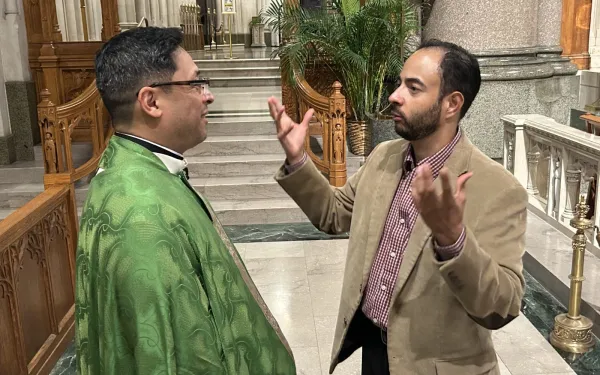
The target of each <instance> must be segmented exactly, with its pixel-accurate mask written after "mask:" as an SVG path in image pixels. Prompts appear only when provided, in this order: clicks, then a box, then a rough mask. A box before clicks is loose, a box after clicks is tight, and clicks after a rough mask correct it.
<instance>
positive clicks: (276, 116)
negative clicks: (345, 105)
mask: <svg viewBox="0 0 600 375" xmlns="http://www.w3.org/2000/svg"><path fill="white" fill-rule="evenodd" d="M268 103H269V112H271V117H272V118H273V120H275V125H276V127H277V138H278V139H279V142H280V143H281V146H282V147H283V150H284V151H285V155H286V157H287V160H288V163H289V164H292V165H293V164H296V163H297V162H298V161H300V160H301V159H302V157H303V156H304V139H305V138H306V132H307V131H308V123H309V122H310V119H311V118H312V116H313V114H314V110H312V109H309V110H308V111H307V112H306V113H305V114H304V119H302V122H301V123H300V124H297V123H295V122H294V121H292V119H291V118H290V116H288V115H287V113H285V107H284V106H283V105H281V103H280V102H279V100H277V99H276V98H274V97H270V98H269V100H268Z"/></svg>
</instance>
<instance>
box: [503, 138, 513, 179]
mask: <svg viewBox="0 0 600 375" xmlns="http://www.w3.org/2000/svg"><path fill="white" fill-rule="evenodd" d="M504 139H505V142H506V145H505V147H506V150H507V152H506V169H508V170H509V171H510V172H511V173H514V171H515V164H514V160H515V134H514V133H511V132H504Z"/></svg>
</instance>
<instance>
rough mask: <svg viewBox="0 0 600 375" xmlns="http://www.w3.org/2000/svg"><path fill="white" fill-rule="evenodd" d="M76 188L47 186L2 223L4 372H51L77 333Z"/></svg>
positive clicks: (0, 358) (0, 366)
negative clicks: (75, 308)
mask: <svg viewBox="0 0 600 375" xmlns="http://www.w3.org/2000/svg"><path fill="white" fill-rule="evenodd" d="M73 194H74V189H73V188H72V187H69V188H66V187H60V186H59V187H53V188H49V189H48V190H46V191H45V192H44V193H42V194H40V195H38V196H37V197H36V198H34V199H33V200H32V201H30V202H29V203H28V204H26V205H25V206H24V207H22V208H21V209H19V210H18V211H17V212H15V213H14V214H12V215H10V216H9V217H7V218H6V219H5V220H4V221H3V222H1V223H0V243H1V244H2V245H1V246H2V247H0V334H1V335H2V336H1V345H0V372H1V373H2V374H4V371H8V372H7V374H19V375H25V374H35V375H37V374H47V373H49V372H50V370H51V369H52V367H53V366H54V364H55V363H56V361H57V360H58V357H59V356H60V355H61V353H62V351H63V350H64V349H65V347H66V345H67V344H68V343H69V341H70V339H71V337H72V335H73V327H74V325H73V322H74V320H73V318H74V316H73V312H74V282H73V274H74V260H73V252H74V248H75V245H74V243H75V241H76V240H77V239H76V233H74V231H76V228H77V223H76V221H77V217H76V214H75V207H74V199H72V197H73ZM69 207H72V208H71V209H70V208H69Z"/></svg>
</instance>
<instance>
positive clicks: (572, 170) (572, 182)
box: [562, 165, 581, 220]
mask: <svg viewBox="0 0 600 375" xmlns="http://www.w3.org/2000/svg"><path fill="white" fill-rule="evenodd" d="M565 179H566V185H567V194H566V197H565V210H564V211H563V214H562V219H563V220H569V219H571V218H573V217H574V216H575V205H576V204H577V198H578V197H579V191H580V188H581V169H579V167H578V166H577V165H573V166H571V167H569V168H567V170H566V172H565Z"/></svg>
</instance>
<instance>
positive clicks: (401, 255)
mask: <svg viewBox="0 0 600 375" xmlns="http://www.w3.org/2000/svg"><path fill="white" fill-rule="evenodd" d="M399 78H400V79H399V85H398V87H397V89H396V90H395V91H394V93H393V94H392V95H391V96H390V98H389V101H390V103H391V104H392V113H393V116H394V121H395V126H396V132H397V133H398V134H399V135H400V136H401V137H402V138H403V139H402V140H393V141H388V142H384V143H382V144H380V145H379V146H378V147H376V148H375V150H373V152H372V153H371V155H370V156H369V157H368V159H367V160H366V162H365V164H364V165H363V166H362V167H361V168H360V170H359V171H358V172H357V173H356V174H355V175H353V176H352V177H351V178H350V179H349V180H348V182H347V183H346V185H345V186H343V187H341V188H333V187H331V186H330V185H329V183H328V182H327V180H326V179H325V178H324V177H323V176H322V175H321V173H319V171H318V170H317V168H316V167H315V166H314V164H313V163H312V162H311V161H310V159H308V158H307V156H306V153H305V152H304V138H305V136H306V132H307V129H308V123H309V121H310V118H311V117H312V115H313V111H312V110H309V111H308V112H307V113H306V114H305V116H304V119H303V121H302V123H300V124H297V123H294V122H293V121H292V120H291V119H290V118H289V117H288V116H287V115H286V114H285V109H284V108H283V106H282V105H281V104H280V103H279V102H278V101H277V100H276V99H275V98H270V99H269V106H270V111H271V115H272V117H273V118H274V119H275V122H276V126H277V132H278V138H279V140H280V142H281V144H282V146H283V148H284V150H285V152H286V156H287V159H286V162H285V164H284V165H283V166H282V168H281V169H280V170H279V172H278V173H277V175H276V180H277V181H278V182H279V184H280V185H281V186H282V187H283V188H284V189H285V191H286V192H287V193H288V194H289V195H290V196H291V197H292V198H293V199H294V200H295V201H296V202H297V203H298V205H299V206H300V207H301V208H302V210H303V211H304V212H305V213H306V215H307V216H308V217H309V219H310V220H311V222H312V223H313V224H314V225H315V226H317V227H318V228H319V229H321V230H322V231H324V232H329V233H339V232H345V231H350V241H349V247H348V256H347V260H346V268H345V275H344V282H343V289H342V296H341V302H340V309H339V315H338V320H337V328H336V333H335V339H334V344H333V353H332V363H331V367H330V373H331V372H333V370H334V369H335V367H336V365H337V364H338V363H340V362H342V361H344V360H345V359H346V358H348V357H349V356H350V355H351V354H352V352H354V351H355V350H356V349H358V348H359V347H362V374H363V375H380V374H381V375H387V374H391V375H405V374H414V375H431V374H439V375H475V374H477V375H481V374H494V375H497V374H499V373H500V371H499V369H498V364H497V359H496V353H495V351H494V346H493V343H492V338H491V332H490V330H494V329H499V328H501V327H503V326H504V325H506V324H508V323H509V322H510V321H511V320H513V319H514V318H515V317H516V316H517V315H518V314H519V311H520V307H521V300H522V298H523V288H524V284H525V283H524V278H523V273H522V270H523V264H522V256H523V253H524V250H525V249H524V247H525V243H524V240H525V226H526V215H527V208H526V207H527V193H526V191H525V189H524V188H523V187H522V186H521V185H520V184H519V182H518V181H517V180H516V179H515V178H514V177H513V176H512V175H511V174H510V173H509V172H508V171H506V170H505V169H504V168H503V167H502V165H500V164H498V163H496V162H495V161H493V160H491V159H490V158H488V157H487V156H486V155H484V154H483V153H482V152H481V151H480V150H478V149H477V148H476V147H475V146H474V145H473V144H471V142H470V141H469V139H468V138H467V136H466V135H465V134H464V133H463V131H462V129H461V128H460V120H461V119H462V118H463V117H464V116H465V114H466V113H467V111H468V109H469V107H470V106H471V103H473V100H474V99H475V97H476V95H477V93H478V91H479V87H480V85H481V74H480V70H479V64H478V62H477V60H476V59H475V57H473V55H471V54H470V53H469V52H467V51H466V50H465V49H463V48H461V47H459V46H457V45H455V44H452V43H446V42H442V41H437V40H431V41H427V42H425V43H424V44H423V45H421V47H420V48H419V49H418V50H417V51H416V52H415V53H414V54H413V55H412V56H411V57H410V58H409V59H408V60H407V61H406V63H405V64H404V67H403V69H402V72H401V73H400V77H399ZM489 125H490V126H495V125H494V122H493V119H492V123H490V124H489ZM467 181H468V183H467Z"/></svg>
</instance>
